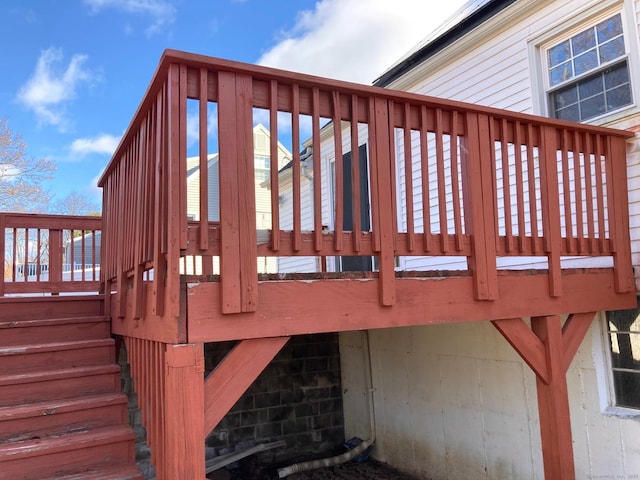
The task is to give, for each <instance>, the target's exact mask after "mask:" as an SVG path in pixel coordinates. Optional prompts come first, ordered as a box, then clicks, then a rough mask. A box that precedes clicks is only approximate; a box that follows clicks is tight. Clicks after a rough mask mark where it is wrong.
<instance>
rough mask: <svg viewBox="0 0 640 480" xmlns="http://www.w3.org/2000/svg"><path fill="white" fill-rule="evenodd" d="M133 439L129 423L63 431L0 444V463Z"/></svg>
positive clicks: (133, 435)
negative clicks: (58, 434) (57, 433)
mask: <svg viewBox="0 0 640 480" xmlns="http://www.w3.org/2000/svg"><path fill="white" fill-rule="evenodd" d="M133 440H135V434H134V433H133V431H132V430H131V427H129V425H118V426H111V427H105V428H97V429H93V430H86V431H78V432H72V433H65V434H63V435H60V436H55V437H44V438H40V439H29V440H21V441H18V442H10V443H5V444H0V465H2V462H3V461H7V460H15V459H20V458H29V457H34V456H39V455H51V454H55V453H58V452H68V451H72V450H80V449H83V448H85V447H96V446H100V445H107V444H110V443H118V442H128V441H133ZM0 470H1V468H0Z"/></svg>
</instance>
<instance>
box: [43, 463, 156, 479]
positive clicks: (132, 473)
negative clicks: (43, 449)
mask: <svg viewBox="0 0 640 480" xmlns="http://www.w3.org/2000/svg"><path fill="white" fill-rule="evenodd" d="M143 478H144V477H143V476H142V474H141V473H140V471H139V470H138V469H137V468H136V467H134V466H131V465H114V466H112V467H106V468H100V469H95V470H94V469H91V470H87V471H84V472H79V473H71V474H68V475H62V476H60V475H56V476H55V477H47V478H45V479H44V480H143Z"/></svg>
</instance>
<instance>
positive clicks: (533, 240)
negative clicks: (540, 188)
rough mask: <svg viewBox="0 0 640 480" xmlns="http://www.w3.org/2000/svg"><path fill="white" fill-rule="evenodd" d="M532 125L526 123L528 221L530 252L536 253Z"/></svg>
mask: <svg viewBox="0 0 640 480" xmlns="http://www.w3.org/2000/svg"><path fill="white" fill-rule="evenodd" d="M533 145H534V138H533V126H532V125H531V124H530V123H528V124H527V177H528V183H529V221H530V222H531V253H533V254H534V255H535V254H536V253H538V238H539V237H540V235H539V230H538V201H537V195H536V193H537V185H536V178H537V175H536V164H535V157H534V146H533Z"/></svg>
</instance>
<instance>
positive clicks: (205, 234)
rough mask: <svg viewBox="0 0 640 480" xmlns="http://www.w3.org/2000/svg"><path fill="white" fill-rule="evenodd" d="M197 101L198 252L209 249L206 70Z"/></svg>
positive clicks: (201, 78)
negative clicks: (198, 168)
mask: <svg viewBox="0 0 640 480" xmlns="http://www.w3.org/2000/svg"><path fill="white" fill-rule="evenodd" d="M198 100H199V101H198V120H199V129H198V135H199V136H198V142H199V143H198V146H199V147H200V148H199V152H200V159H199V160H200V162H199V163H200V212H199V216H200V237H199V239H198V242H199V247H200V250H206V249H207V248H209V141H208V140H209V139H208V109H207V107H208V103H209V71H208V70H207V69H206V68H201V69H200V98H199V99H198ZM202 273H204V272H202ZM207 273H211V272H207Z"/></svg>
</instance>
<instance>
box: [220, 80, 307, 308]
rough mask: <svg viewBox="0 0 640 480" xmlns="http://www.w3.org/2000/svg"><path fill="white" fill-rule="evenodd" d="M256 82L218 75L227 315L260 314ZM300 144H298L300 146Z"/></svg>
mask: <svg viewBox="0 0 640 480" xmlns="http://www.w3.org/2000/svg"><path fill="white" fill-rule="evenodd" d="M252 108H253V102H252V80H251V77H249V76H248V75H240V74H235V73H230V72H219V73H218V138H219V140H218V142H219V151H220V160H219V163H220V167H219V168H220V204H221V205H224V206H225V207H226V208H222V209H220V226H221V229H220V288H221V291H222V303H221V311H222V313H240V312H254V311H255V310H256V306H257V295H258V265H257V262H256V258H257V256H258V252H257V248H258V247H257V240H256V235H257V233H256V202H255V181H254V178H255V173H254V163H253V162H254V159H253V151H254V150H253V110H252ZM296 148H297V147H296Z"/></svg>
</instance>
